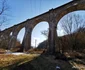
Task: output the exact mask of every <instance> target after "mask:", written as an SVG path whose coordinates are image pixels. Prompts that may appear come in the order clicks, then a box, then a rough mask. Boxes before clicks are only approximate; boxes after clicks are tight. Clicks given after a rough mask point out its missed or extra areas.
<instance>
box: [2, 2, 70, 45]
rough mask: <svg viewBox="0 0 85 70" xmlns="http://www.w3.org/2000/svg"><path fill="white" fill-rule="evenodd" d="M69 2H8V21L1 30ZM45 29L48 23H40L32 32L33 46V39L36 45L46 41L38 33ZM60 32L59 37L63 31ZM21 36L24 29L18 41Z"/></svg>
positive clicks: (22, 31)
mask: <svg viewBox="0 0 85 70" xmlns="http://www.w3.org/2000/svg"><path fill="white" fill-rule="evenodd" d="M70 1H71V0H8V1H7V3H8V5H9V7H10V10H9V11H8V12H7V13H8V15H10V21H9V22H7V23H6V24H7V25H4V26H2V27H1V29H2V30H3V29H5V28H8V27H11V26H13V25H15V24H18V23H20V22H23V21H25V20H27V19H30V18H32V17H35V16H37V15H39V14H42V13H44V12H46V11H49V10H50V9H52V8H56V7H58V6H61V5H63V4H65V3H68V2H70ZM47 28H48V23H46V22H41V23H39V25H37V26H36V27H35V28H34V30H33V32H32V45H34V42H35V39H37V43H39V42H42V41H43V40H45V39H46V38H45V37H44V36H43V35H41V33H40V32H41V31H42V30H46V29H47ZM60 32H61V33H60V35H61V34H62V33H63V30H61V31H60ZM23 35H24V28H23V29H22V30H21V31H20V33H19V35H18V39H19V40H22V38H23V37H22V36H23Z"/></svg>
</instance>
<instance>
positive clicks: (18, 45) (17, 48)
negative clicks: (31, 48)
mask: <svg viewBox="0 0 85 70" xmlns="http://www.w3.org/2000/svg"><path fill="white" fill-rule="evenodd" d="M24 35H25V27H23V28H22V29H21V30H20V31H19V33H18V35H17V39H16V46H15V49H14V50H15V51H20V52H21V51H23V49H22V50H21V48H22V42H23V38H24Z"/></svg>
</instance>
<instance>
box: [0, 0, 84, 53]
mask: <svg viewBox="0 0 85 70" xmlns="http://www.w3.org/2000/svg"><path fill="white" fill-rule="evenodd" d="M77 10H85V0H73V1H71V2H69V3H67V4H65V5H62V6H60V7H58V8H55V9H51V10H49V11H48V12H46V13H43V14H41V15H39V16H36V17H34V18H31V19H28V20H26V21H24V22H22V23H20V24H18V25H14V26H12V27H10V28H8V29H5V30H3V31H2V32H0V35H2V34H8V35H9V34H10V33H11V32H12V38H11V39H10V41H9V48H12V47H15V43H16V39H17V35H18V33H19V31H20V30H21V29H22V28H23V27H25V35H24V39H23V47H22V49H23V50H24V51H28V50H29V49H30V48H31V33H32V30H33V28H34V27H35V26H36V25H37V24H38V23H40V22H42V21H46V22H48V24H49V35H48V45H49V47H48V52H49V53H50V54H53V53H54V52H55V37H56V34H57V33H56V29H57V24H58V22H59V20H60V19H61V18H62V17H63V16H64V15H66V14H68V13H70V12H73V11H77Z"/></svg>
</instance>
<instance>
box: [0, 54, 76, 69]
mask: <svg viewBox="0 0 85 70" xmlns="http://www.w3.org/2000/svg"><path fill="white" fill-rule="evenodd" d="M56 66H60V67H61V69H62V70H75V69H72V65H70V64H69V62H66V61H62V60H54V56H44V55H37V54H28V55H18V56H17V55H5V54H0V70H55V69H56Z"/></svg>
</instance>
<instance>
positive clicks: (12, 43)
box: [8, 31, 18, 49]
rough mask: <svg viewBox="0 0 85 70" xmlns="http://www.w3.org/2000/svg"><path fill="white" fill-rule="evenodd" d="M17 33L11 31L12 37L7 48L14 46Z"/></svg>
mask: <svg viewBox="0 0 85 70" xmlns="http://www.w3.org/2000/svg"><path fill="white" fill-rule="evenodd" d="M17 34H18V32H16V31H14V32H13V33H12V37H11V40H10V41H9V48H8V49H12V48H14V47H15V46H16V40H17Z"/></svg>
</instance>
